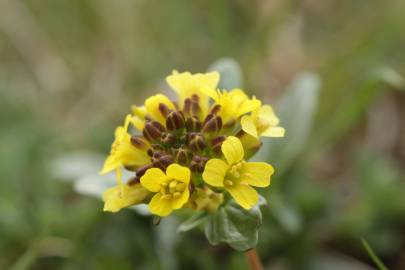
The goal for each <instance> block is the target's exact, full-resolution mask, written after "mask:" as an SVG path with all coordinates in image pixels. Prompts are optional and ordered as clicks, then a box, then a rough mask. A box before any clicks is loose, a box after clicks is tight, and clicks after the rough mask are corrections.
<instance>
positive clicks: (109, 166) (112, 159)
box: [100, 114, 150, 174]
mask: <svg viewBox="0 0 405 270" xmlns="http://www.w3.org/2000/svg"><path fill="white" fill-rule="evenodd" d="M131 118H132V117H131V115H129V114H128V115H127V117H126V118H125V123H124V126H119V127H117V128H116V129H115V140H114V142H113V143H112V145H111V151H110V155H109V156H108V157H107V159H106V160H105V162H104V166H103V168H102V169H101V171H100V174H106V173H108V172H110V171H112V170H114V169H120V168H121V167H122V166H129V167H132V166H135V167H139V166H142V165H145V164H147V163H148V162H149V161H150V157H149V156H148V155H147V153H146V150H147V149H139V148H137V147H135V146H134V145H132V143H131V136H130V135H129V134H128V126H129V123H130V122H131ZM145 144H146V141H145Z"/></svg>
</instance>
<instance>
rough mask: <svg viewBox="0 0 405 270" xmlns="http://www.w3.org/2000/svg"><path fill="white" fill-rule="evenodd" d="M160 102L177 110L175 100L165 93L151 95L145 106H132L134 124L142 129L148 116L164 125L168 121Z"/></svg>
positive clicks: (170, 108)
mask: <svg viewBox="0 0 405 270" xmlns="http://www.w3.org/2000/svg"><path fill="white" fill-rule="evenodd" d="M160 104H162V105H165V106H166V107H167V108H168V109H169V110H175V106H174V104H173V102H172V101H171V100H170V99H169V98H168V97H166V96H165V95H163V94H157V95H154V96H151V97H149V98H147V99H146V100H145V104H144V105H143V106H132V113H133V114H134V116H133V117H132V124H133V125H134V126H135V127H136V128H137V129H138V130H140V131H142V130H143V128H144V127H145V119H146V117H147V116H148V117H149V118H150V119H152V120H156V121H158V122H159V123H161V124H162V125H164V124H165V122H166V117H165V115H163V114H162V111H161V110H160V109H159V106H160Z"/></svg>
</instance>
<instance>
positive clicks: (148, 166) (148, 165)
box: [136, 164, 152, 178]
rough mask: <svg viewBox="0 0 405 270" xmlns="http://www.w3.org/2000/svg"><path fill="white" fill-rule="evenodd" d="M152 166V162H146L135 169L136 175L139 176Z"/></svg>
mask: <svg viewBox="0 0 405 270" xmlns="http://www.w3.org/2000/svg"><path fill="white" fill-rule="evenodd" d="M150 168H152V164H147V165H144V166H142V167H140V168H139V169H138V170H136V176H137V177H139V178H141V177H142V176H143V175H144V174H145V173H146V171H147V170H148V169H150Z"/></svg>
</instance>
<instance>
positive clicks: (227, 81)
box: [208, 58, 243, 89]
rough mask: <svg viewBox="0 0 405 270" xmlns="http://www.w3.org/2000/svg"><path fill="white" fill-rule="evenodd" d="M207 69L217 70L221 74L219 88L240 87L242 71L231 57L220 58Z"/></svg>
mask: <svg viewBox="0 0 405 270" xmlns="http://www.w3.org/2000/svg"><path fill="white" fill-rule="evenodd" d="M208 71H218V72H219V73H220V75H221V80H220V82H219V86H218V87H219V88H221V89H233V88H239V87H242V84H243V81H242V71H241V68H240V66H239V64H238V62H236V61H235V60H234V59H232V58H221V59H219V60H217V61H215V62H214V63H212V64H211V66H209V68H208Z"/></svg>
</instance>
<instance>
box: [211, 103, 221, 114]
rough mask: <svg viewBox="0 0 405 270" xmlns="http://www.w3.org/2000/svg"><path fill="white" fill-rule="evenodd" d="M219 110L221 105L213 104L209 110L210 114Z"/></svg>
mask: <svg viewBox="0 0 405 270" xmlns="http://www.w3.org/2000/svg"><path fill="white" fill-rule="evenodd" d="M220 110H221V105H219V104H215V105H214V106H212V108H211V110H210V114H217V113H219V111H220Z"/></svg>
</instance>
